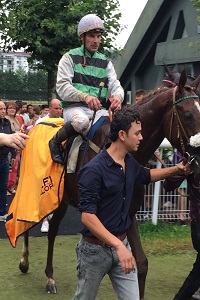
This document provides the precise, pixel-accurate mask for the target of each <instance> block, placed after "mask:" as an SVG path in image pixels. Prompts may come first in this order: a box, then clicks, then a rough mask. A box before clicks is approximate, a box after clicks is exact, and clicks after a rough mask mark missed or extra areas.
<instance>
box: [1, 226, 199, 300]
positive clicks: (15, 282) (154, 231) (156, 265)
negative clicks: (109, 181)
mask: <svg viewBox="0 0 200 300" xmlns="http://www.w3.org/2000/svg"><path fill="white" fill-rule="evenodd" d="M139 230H140V233H141V239H142V244H143V248H144V250H145V253H146V254H147V256H148V259H149V272H148V276H147V283H146V292H145V300H172V299H173V296H174V295H175V293H176V292H177V291H178V289H179V287H180V286H181V284H182V282H183V280H184V279H185V277H186V276H187V274H188V272H189V271H190V270H191V268H192V264H193V262H194V259H195V257H196V254H195V251H194V250H193V247H192V244H191V239H190V227H189V226H186V227H181V226H174V225H166V224H163V223H159V224H158V225H157V226H155V225H152V224H150V223H144V224H141V225H140V226H139ZM79 238H80V236H79V235H76V236H58V237H57V238H56V244H55V251H54V262H53V264H54V279H55V280H56V283H57V287H58V294H56V295H48V294H47V293H46V291H45V285H46V276H45V274H44V269H45V263H46V253H47V238H46V237H40V238H39V237H38V238H34V237H31V238H30V242H29V251H30V256H29V262H30V269H29V272H28V273H27V274H22V273H20V271H19V269H18V262H19V260H20V258H21V246H22V239H21V238H20V239H19V240H18V244H17V247H16V248H12V247H11V246H10V243H9V241H8V240H7V239H2V240H0V257H1V277H0V278H1V279H0V282H1V285H0V286H1V289H0V299H1V300H14V299H15V300H16V299H20V300H43V299H44V300H45V299H50V298H51V299H56V300H61V299H62V300H63V299H65V300H70V299H72V297H73V295H74V291H75V289H76V255H75V246H76V243H77V242H78V240H79ZM114 299H117V298H116V295H115V294H114V292H113V289H112V286H111V283H110V281H109V278H108V277H107V276H106V277H105V278H104V280H103V281H102V283H101V286H100V289H99V293H98V297H97V300H114ZM125 300H126V299H125Z"/></svg>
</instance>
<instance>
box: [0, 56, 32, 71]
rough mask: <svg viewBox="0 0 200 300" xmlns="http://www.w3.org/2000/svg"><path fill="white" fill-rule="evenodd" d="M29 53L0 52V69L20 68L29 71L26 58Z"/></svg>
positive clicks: (12, 69)
mask: <svg viewBox="0 0 200 300" xmlns="http://www.w3.org/2000/svg"><path fill="white" fill-rule="evenodd" d="M30 56H31V55H30V54H28V53H25V52H11V51H10V52H8V53H6V52H0V70H3V71H4V72H5V71H13V72H15V71H16V70H17V69H19V68H22V69H23V70H25V71H26V72H28V71H29V65H28V58H29V57H30Z"/></svg>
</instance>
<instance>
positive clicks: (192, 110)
mask: <svg viewBox="0 0 200 300" xmlns="http://www.w3.org/2000/svg"><path fill="white" fill-rule="evenodd" d="M186 81H187V76H186V72H185V70H183V71H182V73H181V76H180V79H179V82H178V84H177V85H176V86H175V87H174V88H173V89H172V90H171V93H172V98H173V100H172V106H171V105H170V106H169V110H168V115H167V116H168V119H169V120H168V121H167V118H165V120H164V124H165V132H166V134H167V131H168V132H169V133H168V135H167V137H168V139H169V141H170V142H171V144H172V145H173V146H174V147H175V148H177V149H178V151H179V152H181V153H182V155H183V154H184V153H185V151H186V150H187V148H188V145H189V144H190V137H191V136H195V135H196V134H200V104H199V98H198V96H197V95H196V94H195V92H194V89H193V88H194V87H191V86H188V85H186ZM198 84H199V82H196V87H197V85H198ZM167 122H168V124H167ZM169 127H170V129H169Z"/></svg>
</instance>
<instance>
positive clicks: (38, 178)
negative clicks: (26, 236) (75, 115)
mask: <svg viewBox="0 0 200 300" xmlns="http://www.w3.org/2000/svg"><path fill="white" fill-rule="evenodd" d="M63 124H64V120H63V119H62V118H55V119H54V118H50V119H47V120H45V124H42V123H39V124H38V125H36V126H35V127H33V128H32V129H31V130H30V132H29V136H30V138H29V139H28V140H27V141H26V148H25V149H24V150H23V151H22V157H21V164H20V176H19V183H18V187H17V192H16V195H15V197H14V199H13V201H12V203H11V205H10V208H9V211H8V218H7V221H6V225H5V226H6V231H7V234H8V237H9V239H10V242H11V245H12V246H13V247H16V244H17V238H18V237H19V236H20V235H22V234H23V233H24V232H25V231H27V230H28V229H30V228H31V227H32V226H34V225H35V224H37V223H38V222H40V221H41V219H43V218H44V217H45V216H47V215H48V214H50V213H51V212H52V211H54V210H55V209H56V208H57V207H58V205H59V203H60V202H59V200H62V196H63V191H64V176H62V179H61V174H62V171H63V166H61V165H59V164H57V163H54V162H53V161H52V159H51V155H50V150H49V145H48V142H49V140H50V139H51V138H52V137H53V136H54V135H55V134H56V132H57V131H58V129H60V128H61V127H62V125H63ZM60 179H61V182H60ZM59 182H60V188H59Z"/></svg>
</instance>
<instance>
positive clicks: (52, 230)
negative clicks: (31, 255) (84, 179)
mask: <svg viewBox="0 0 200 300" xmlns="http://www.w3.org/2000/svg"><path fill="white" fill-rule="evenodd" d="M67 207H68V204H66V202H65V201H62V202H61V204H60V205H59V207H58V208H57V209H56V210H55V212H54V213H53V217H52V219H51V220H50V222H49V232H48V253H47V263H46V268H45V274H46V276H47V285H46V291H47V293H51V294H56V293H57V287H56V284H55V281H54V279H53V250H54V242H55V238H56V236H57V233H58V229H59V225H60V222H61V220H62V219H63V217H64V215H65V213H66V211H67Z"/></svg>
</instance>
